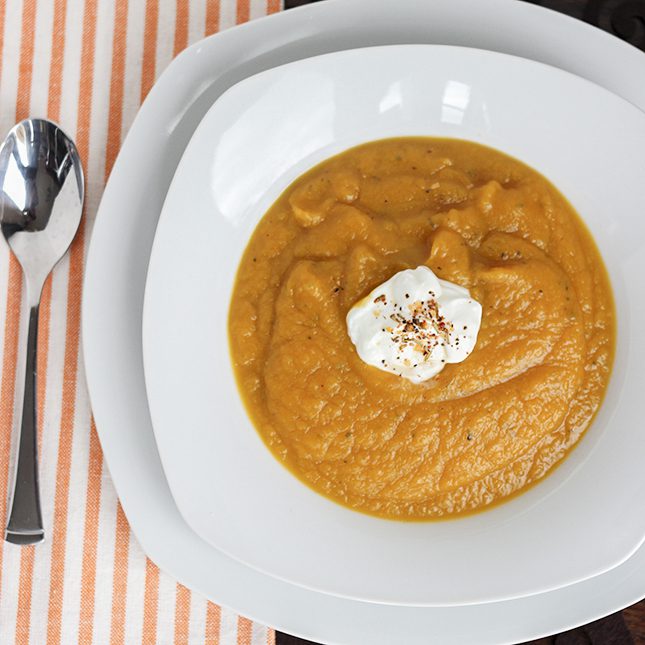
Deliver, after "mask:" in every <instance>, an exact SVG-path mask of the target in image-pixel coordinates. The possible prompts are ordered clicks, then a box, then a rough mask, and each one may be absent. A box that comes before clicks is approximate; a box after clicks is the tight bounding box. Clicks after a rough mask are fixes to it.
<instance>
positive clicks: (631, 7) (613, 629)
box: [276, 0, 645, 645]
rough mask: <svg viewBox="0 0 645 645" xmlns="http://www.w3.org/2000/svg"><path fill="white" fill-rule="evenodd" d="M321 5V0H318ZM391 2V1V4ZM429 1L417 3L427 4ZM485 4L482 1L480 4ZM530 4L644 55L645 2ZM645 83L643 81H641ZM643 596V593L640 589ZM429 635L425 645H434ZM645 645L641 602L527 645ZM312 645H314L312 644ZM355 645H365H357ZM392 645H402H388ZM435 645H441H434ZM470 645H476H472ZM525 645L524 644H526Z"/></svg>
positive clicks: (298, 644)
mask: <svg viewBox="0 0 645 645" xmlns="http://www.w3.org/2000/svg"><path fill="white" fill-rule="evenodd" d="M312 1H317V0H285V7H286V8H291V7H297V6H300V5H303V4H308V3H309V2H312ZM319 1H323V2H324V0H319ZM392 1H393V2H394V1H395V0H392ZM431 1H432V0H419V2H431ZM481 1H485V0H481ZM524 1H527V2H531V4H537V5H541V6H543V7H548V8H549V9H555V10H556V11H561V12H563V13H566V14H568V15H570V16H573V17H575V18H579V19H580V20H585V21H586V22H589V23H591V24H593V25H595V26H597V27H601V28H602V29H605V30H606V31H609V32H610V33H613V34H614V35H616V36H618V37H619V38H622V39H623V40H626V41H627V42H629V43H631V44H632V45H634V46H636V47H639V48H640V49H642V50H643V51H645V0H524ZM643 83H645V78H643ZM643 593H644V594H645V589H643ZM435 642H436V641H433V640H432V635H431V634H429V635H428V644H429V645H434V643H435ZM632 644H633V645H645V600H643V601H642V602H639V603H637V604H635V605H633V606H632V607H628V608H627V609H625V610H623V611H622V612H618V613H617V614H612V615H611V616H607V617H606V618H603V619H601V620H597V621H594V622H593V623H589V624H588V625H584V626H583V627H579V628H577V629H573V630H571V631H568V632H564V633H562V634H555V635H553V636H549V637H547V638H541V639H539V640H536V641H531V645H632ZM276 645H311V641H307V640H304V639H301V638H296V637H295V636H290V635H289V634H282V633H280V632H278V633H277V635H276ZM313 645H316V644H313ZM356 645H369V643H368V642H366V643H364V644H363V643H357V644H356ZM392 645H405V644H399V643H392ZM437 645H441V644H440V643H437ZM473 645H477V644H476V643H473ZM527 645H528V644H527Z"/></svg>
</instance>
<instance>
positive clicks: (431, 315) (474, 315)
mask: <svg viewBox="0 0 645 645" xmlns="http://www.w3.org/2000/svg"><path fill="white" fill-rule="evenodd" d="M481 317H482V307H481V305H480V304H479V303H478V302H477V301H476V300H475V299H474V298H472V297H471V295H470V292H469V291H468V290H467V289H464V288H463V287H460V286H459V285H456V284H453V283H452V282H447V281H446V280H441V279H439V278H437V276H436V275H435V274H434V273H433V272H432V270H431V269H429V268H428V267H426V266H420V267H417V268H416V269H406V270H405V271H399V273H397V274H395V275H394V276H392V277H391V278H390V279H389V280H387V281H386V282H384V283H383V284H381V285H380V286H378V287H377V288H376V289H374V290H373V291H372V292H371V293H370V294H369V295H368V296H366V297H365V298H363V299H362V300H360V301H358V302H357V303H356V304H355V305H354V306H353V307H352V308H351V309H350V310H349V313H348V314H347V330H348V332H349V337H350V338H351V339H352V342H353V343H354V345H355V346H356V351H357V352H358V355H359V356H360V358H361V359H362V360H363V361H365V362H366V363H368V364H369V365H373V366H374V367H378V368H379V369H381V370H385V371H386V372H391V373H393V374H397V375H400V376H402V377H403V378H406V379H408V380H409V381H412V382H413V383H422V382H423V381H427V380H428V379H430V378H432V377H433V376H435V375H437V374H438V373H439V372H440V371H441V370H442V369H443V368H444V367H445V366H446V364H447V363H460V362H461V361H463V360H464V359H466V357H467V356H468V355H469V354H470V353H471V352H472V351H473V349H474V348H475V343H476V341H477V334H478V332H479V327H480V325H481Z"/></svg>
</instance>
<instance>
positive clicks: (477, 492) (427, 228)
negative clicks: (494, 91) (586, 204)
mask: <svg viewBox="0 0 645 645" xmlns="http://www.w3.org/2000/svg"><path fill="white" fill-rule="evenodd" d="M420 265H427V266H428V267H430V268H431V269H432V270H433V271H434V272H435V273H436V275H437V276H438V277H440V278H443V279H444V280H449V281H451V282H454V283H456V284H459V285H462V286H464V287H466V288H467V289H469V291H470V294H471V296H472V297H473V298H475V299H476V300H478V301H479V302H480V303H481V304H482V308H483V313H482V324H481V329H480V331H479V337H478V340H477V343H476V345H475V349H474V351H473V352H472V354H471V355H470V356H469V357H468V358H467V359H466V360H465V361H464V362H462V363H459V364H455V365H447V366H446V367H445V369H444V370H443V371H442V372H440V373H439V374H438V375H437V376H435V377H434V378H432V379H431V380H430V381H427V382H425V383H420V384H414V383H411V382H409V381H408V380H406V379H404V378H400V377H398V376H396V375H394V374H391V373H387V372H384V371H381V370H379V369H377V368H375V367H372V366H370V365H367V364H365V363H363V362H362V361H361V359H360V358H359V357H358V355H357V354H356V351H355V348H354V346H353V345H352V343H351V341H350V339H349V337H348V334H347V328H346V322H345V317H346V315H347V312H348V310H349V309H350V308H351V307H352V305H353V304H354V303H356V302H357V301H358V300H359V299H361V298H363V297H364V296H365V295H366V294H368V293H369V292H370V291H371V290H372V289H374V288H375V287H377V286H378V285H379V284H380V283H382V282H383V281H385V280H387V279H388V278H390V277H391V276H392V275H394V274H395V273H396V272H398V271H400V270H402V269H407V268H416V267H417V266H420ZM614 327H615V321H614V308H613V300H612V295H611V290H610V285H609V281H608V278H607V275H606V273H605V269H604V266H603V262H602V259H601V257H600V254H599V252H598V250H597V248H596V246H595V244H594V241H593V239H592V238H591V236H590V234H589V233H588V231H587V230H586V228H585V226H584V225H583V223H582V222H581V220H580V219H579V217H578V216H577V214H576V213H575V211H574V210H573V209H572V207H571V206H570V205H569V203H568V202H567V201H566V200H565V199H564V198H563V197H562V195H561V194H560V193H559V192H558V191H557V190H556V189H555V188H554V186H553V185H551V184H550V183H549V182H548V181H547V180H546V179H545V178H544V177H542V176H541V175H540V174H538V173H537V172H536V171H535V170H532V169H531V168H529V167H527V166H526V165H524V164H523V163H521V162H519V161H517V160H516V159H512V158H510V157H508V156H506V155H504V154H502V153H500V152H497V151H495V150H492V149H490V148H486V147H484V146H481V145H478V144H475V143H470V142H466V141H459V140H452V139H435V138H425V137H424V138H417V137H414V138H397V139H386V140H382V141H374V142H371V143H367V144H364V145H361V146H359V147H356V148H353V149H351V150H347V151H345V152H343V153H342V154H340V155H338V156H336V157H333V158H331V159H328V160H327V161H324V162H323V163H321V164H320V165H318V166H316V167H315V168H313V169H312V170H310V171H309V172H307V173H306V174H304V175H303V176H301V177H300V178H298V179H297V180H296V181H295V182H294V183H293V184H292V185H291V186H289V188H288V189H287V190H286V191H285V192H284V193H283V194H282V195H281V197H280V198H279V199H278V200H277V202H276V203H275V204H274V205H273V206H272V208H271V209H270V210H269V211H268V212H267V213H266V215H265V216H264V217H263V218H262V220H261V221H260V223H259V224H258V226H257V228H256V230H255V232H254V234H253V236H252V238H251V240H250V242H249V244H248V247H247V249H246V250H245V252H244V255H243V257H242V260H241V263H240V267H239V271H238V274H237V278H236V283H235V286H234V290H233V296H232V300H231V305H230V313H229V336H230V344H231V353H232V360H233V366H234V370H235V373H236V376H237V379H238V383H239V388H240V391H241V394H242V397H243V399H244V402H245V404H246V407H247V409H248V412H249V414H250V416H251V419H252V420H253V422H254V424H255V426H256V428H257V430H258V432H259V433H260V435H261V436H262V438H263V439H264V441H265V442H266V444H267V445H268V447H269V448H270V449H271V451H272V452H273V454H274V455H275V456H276V457H277V458H278V459H279V460H280V461H281V462H282V463H283V464H285V466H287V467H288V468H289V469H290V470H291V471H292V472H293V473H294V474H295V475H297V476H298V477H299V478H300V479H301V480H302V481H304V482H305V483H306V484H308V485H309V486H310V487H312V488H313V489H314V490H316V491H318V492H319V493H321V494H323V495H326V496H327V497H329V498H332V499H333V500H336V501H337V502H340V503H341V504H344V505H346V506H348V507H350V508H352V509H355V510H359V511H363V512H366V513H370V514H374V515H379V516H382V517H388V518H395V519H401V520H428V519H439V518H444V517H448V516H451V515H456V514H461V513H465V512H471V511H474V510H478V509H481V508H483V507H485V506H487V505H490V504H492V503H494V502H496V501H499V500H501V499H503V498H506V497H508V496H509V495H512V494H513V493H516V492H518V491H520V490H522V489H524V488H526V487H527V486H528V485H530V484H531V483H533V482H535V481H537V480H539V479H540V478H541V477H543V476H544V475H545V474H546V473H547V472H548V471H549V469H550V468H552V467H553V466H554V465H555V464H556V463H558V462H559V461H560V460H561V459H562V458H563V457H564V456H565V455H566V454H567V451H568V450H569V449H570V448H571V447H572V446H573V445H574V444H575V443H576V441H578V439H579V438H580V436H581V434H582V433H583V432H584V431H585V429H586V428H587V427H588V426H589V424H590V423H591V421H592V419H593V416H594V414H595V413H596V411H597V410H598V407H599V406H600V404H601V401H602V397H603V393H604V391H605V388H606V386H607V382H608V379H609V374H610V370H611V364H612V358H613V348H614Z"/></svg>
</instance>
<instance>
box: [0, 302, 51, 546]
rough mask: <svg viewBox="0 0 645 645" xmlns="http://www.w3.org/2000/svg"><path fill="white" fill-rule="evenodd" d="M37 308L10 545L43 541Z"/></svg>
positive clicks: (8, 535) (31, 331)
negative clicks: (39, 487) (39, 451)
mask: <svg viewBox="0 0 645 645" xmlns="http://www.w3.org/2000/svg"><path fill="white" fill-rule="evenodd" d="M38 308H39V307H38V305H34V306H32V307H31V309H30V311H29V333H28V334H27V370H26V372H25V391H24V398H23V402H22V423H21V426H20V440H19V444H18V463H17V466H16V478H15V481H14V489H13V499H12V503H11V511H10V513H9V521H8V523H7V531H6V533H5V539H6V540H7V542H12V543H13V544H21V545H22V544H38V543H39V542H42V541H43V540H44V538H45V531H44V530H43V519H42V514H41V512H40V492H39V489H38V432H37V425H36V348H37V343H38Z"/></svg>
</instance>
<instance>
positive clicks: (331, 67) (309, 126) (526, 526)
mask: <svg viewBox="0 0 645 645" xmlns="http://www.w3.org/2000/svg"><path fill="white" fill-rule="evenodd" d="M457 89H459V92H456V90H457ZM457 95H458V96H460V97H462V98H461V99H460V102H459V103H457V102H456V100H455V96H457ZM464 97H466V98H464ZM401 135H434V136H452V137H457V138H464V139H470V140H473V141H478V142H481V143H484V144H487V145H491V146H493V147H495V148H498V149H500V150H502V151H504V152H506V153H508V154H511V155H513V156H515V157H518V158H519V159H522V160H523V161H525V162H526V163H528V164H529V165H531V166H533V167H534V168H536V169H537V170H538V171H540V172H542V173H543V174H544V175H545V176H547V177H548V178H549V179H551V180H552V181H553V182H554V183H555V185H556V186H558V188H560V189H561V190H562V191H563V193H564V194H565V195H566V196H567V197H568V198H569V199H570V201H571V202H572V204H573V205H574V206H575V207H576V209H577V210H578V212H579V213H580V214H581V215H582V216H583V218H584V219H585V221H586V223H587V224H588V226H589V227H590V229H591V231H592V233H593V234H594V237H595V239H596V241H597V243H598V245H599V247H600V250H601V253H602V254H603V257H604V258H605V261H606V263H607V266H608V269H609V272H610V276H611V279H612V284H613V287H614V295H615V298H616V304H617V310H618V344H617V353H616V363H615V368H614V374H613V377H612V380H611V383H610V386H609V390H608V392H607V396H606V399H605V402H604V404H603V407H602V409H601V411H600V413H599V414H598V416H597V418H596V420H595V422H594V424H593V426H592V427H591V428H590V430H589V431H588V432H587V433H586V435H585V437H584V438H583V440H582V441H581V442H580V444H579V445H578V446H577V448H576V449H575V450H574V451H573V453H572V454H571V455H570V456H569V457H568V459H567V460H566V461H565V462H564V464H563V465H562V466H561V467H559V468H558V469H557V470H556V471H555V472H554V473H553V474H551V475H550V476H549V477H547V478H546V479H545V480H544V481H543V482H542V483H541V484H539V485H538V486H536V487H534V488H533V489H531V490H529V491H528V492H526V493H524V494H523V495H521V496H519V497H517V498H515V499H513V500H511V501H510V502H508V503H506V504H504V505H501V506H499V507H496V508H494V509H491V510H489V511H486V512H484V513H480V514H477V515H473V516H470V517H465V518H461V519H458V520H452V521H449V522H440V523H402V522H392V521H387V520H380V519H377V518H373V517H368V516H365V515H362V514H360V513H356V512H352V511H350V510H348V509H346V508H343V507H341V506H338V505H337V504H334V503H333V502H331V501H329V500H327V499H325V498H323V497H321V496H319V495H317V494H316V493H314V492H313V491H311V490H310V489H308V488H307V487H306V486H304V485H303V484H301V483H300V482H299V481H298V480H297V479H295V478H294V477H293V476H292V475H291V474H290V473H288V472H287V471H286V470H285V469H284V468H283V467H282V466H281V465H280V464H278V462H277V461H276V460H275V459H274V458H273V456H272V455H271V454H270V453H269V452H268V450H267V448H266V447H265V446H264V444H263V443H262V441H261V439H260V438H259V436H258V435H257V433H256V432H255V430H254V428H253V427H252V425H251V423H250V421H249V420H248V417H247V416H246V413H245V411H244V408H243V406H242V404H241V401H240V399H239V395H238V393H237V389H236V385H235V381H234V378H233V374H232V370H231V367H230V359H229V355H228V343H227V325H226V323H227V311H228V302H229V299H230V293H231V288H232V284H233V279H234V275H235V271H236V269H237V265H238V262H239V259H240V256H241V254H242V252H243V250H244V247H245V245H246V242H247V241H248V238H249V236H250V235H251V233H252V231H253V229H254V227H255V225H256V224H257V222H258V220H259V219H260V218H261V217H262V215H263V214H264V212H265V210H266V208H268V206H270V204H271V203H272V202H273V201H274V200H275V198H276V197H277V196H278V195H279V194H280V192H281V191H282V190H283V189H284V188H285V187H286V186H287V185H288V184H289V183H290V182H291V181H292V180H293V179H295V178H296V177H297V176H298V175H300V174H301V173H302V172H303V171H305V170H306V169H308V168H309V167H311V166H313V165H315V164H316V163H317V162H319V161H321V160H322V159H324V158H326V157H329V156H331V155H333V154H335V153H337V152H339V151H340V150H343V149H345V148H348V147H350V146H352V145H355V144H358V143H361V142H364V141H367V140H372V139H378V138H383V137H388V136H401ZM643 140H645V115H644V114H643V113H641V112H640V111H639V110H637V109H636V108H634V107H633V106H631V105H630V104H629V103H627V102H625V101H623V100H622V99H619V98H618V97H616V96H614V95H612V94H611V93H609V92H608V91H606V90H603V89H601V88H599V87H597V86H595V85H593V84H592V83H589V82H588V81H584V80H582V79H579V78H577V77H575V76H573V75H570V74H567V73H566V72H562V71H560V70H556V69H554V68H550V67H547V66H544V65H541V64H539V63H535V62H531V61H527V60H524V59H519V58H514V57H510V56H505V55H502V54H495V53H492V52H485V51H478V50H472V49H461V48H454V47H440V46H423V45H418V46H412V45H411V46H396V47H379V48H370V49H363V50H353V51H348V52H339V53H336V54H330V55H326V56H321V57H317V58H312V59H307V60H303V61H299V62H296V63H292V64H290V65H286V66H284V67H279V68H275V69H273V70H269V71H267V72H263V73H261V74H259V75H257V76H255V77H252V78H250V79H247V80H245V81H243V82H241V83H240V84H238V85H237V86H235V87H233V88H232V89H231V90H229V91H228V92H226V93H225V94H224V95H223V96H222V97H221V98H220V99H219V100H218V101H217V102H216V103H215V104H214V106H213V107H212V108H211V110H210V111H209V112H208V114H207V115H206V116H205V118H204V120H203V121H202V123H201V124H200V126H199V127H198V128H197V130H196V132H195V134H194V136H193V138H192V140H191V142H190V144H189V146H188V148H187V150H186V152H185V154H184V157H183V158H182V161H181V163H180V165H179V167H178V169H177V172H176V174H175V178H174V179H173V182H172V185H171V187H170V191H169V193H168V196H167V199H166V202H165V204H164V208H163V212H162V215H161V219H160V223H159V227H158V230H157V234H156V238H155V244H154V248H153V252H152V257H151V262H150V267H149V275H148V283H147V288H146V301H145V306H144V325H143V327H144V359H145V371H146V382H147V389H148V396H149V403H150V409H151V414H152V419H153V425H154V429H155V436H156V439H157V443H158V446H159V451H160V454H161V458H162V462H163V465H164V469H165V471H166V474H167V477H168V482H169V484H170V487H171V490H172V492H173V496H174V497H175V500H176V502H177V505H178V507H179V509H180V511H181V513H182V514H183V516H184V517H185V519H186V521H187V522H188V523H189V524H190V526H191V527H192V528H193V529H194V530H195V531H196V532H197V533H198V534H199V535H201V536H202V537H203V538H205V539H206V540H208V541H209V542H210V543H212V544H213V545H214V546H216V547H217V548H219V549H221V550H222V551H224V552H225V553H227V554H229V555H230V556H232V557H234V558H236V559H239V560H241V561H243V562H245V563H247V564H249V565H250V566H253V567H255V568H258V569H260V570H262V571H264V572H267V573H269V574H271V575H274V576H276V577H279V578H282V579H285V580H289V581H291V582H294V583H295V584H299V585H302V586H306V587H309V588H312V589H317V590H321V591H325V592H328V593H332V594H336V595H340V596H345V597H351V598H357V599H361V600H367V601H374V602H387V603H390V604H409V605H434V606H443V605H455V604H469V603H480V602H489V601H494V600H502V599H507V598H513V597H519V596H523V595H528V594H531V593H537V592H540V591H545V590H548V589H555V588H558V587H561V586H564V585H566V584H571V583H573V582H576V581H580V580H583V579H585V578H588V577H591V576H593V575H596V574H598V573H601V572H602V571H606V570H608V569H610V568H612V567H613V566H616V565H617V564H619V563H620V562H622V561H624V560H625V559H626V558H627V557H629V555H630V554H631V553H633V551H634V550H635V549H636V548H638V546H639V545H640V544H641V542H642V540H643V537H644V536H645V513H644V512H643V510H644V508H643V507H644V504H643V502H642V499H643V492H644V490H645V469H643V468H642V465H641V457H640V455H641V454H644V452H645V434H644V433H642V432H641V429H640V425H641V423H640V406H639V405H638V404H639V394H640V392H639V390H640V389H641V384H642V380H643V377H644V376H645V360H644V359H645V343H644V341H643V339H642V338H641V337H640V336H639V334H638V332H637V330H638V329H639V328H640V327H642V326H643V323H645V308H644V306H643V304H642V301H640V300H639V296H640V294H642V293H643V292H644V289H643V286H644V279H643V276H645V262H644V260H643V255H642V253H640V250H639V239H640V238H641V236H642V235H643V233H644V228H645V226H644V224H643V218H642V216H641V213H645V193H643V192H642V191H641V193H640V194H639V187H640V186H642V185H643V179H644V178H645V149H643V147H642V144H641V143H640V142H642V141H643ZM599 179H602V183H601V182H600V181H599ZM285 527H288V530H287V529H286V528H285Z"/></svg>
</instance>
